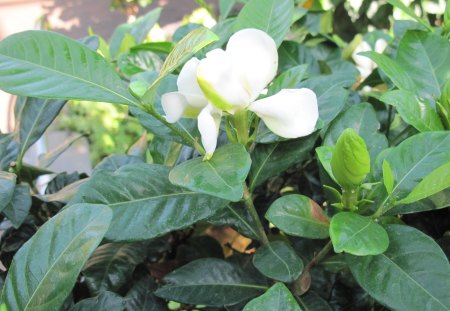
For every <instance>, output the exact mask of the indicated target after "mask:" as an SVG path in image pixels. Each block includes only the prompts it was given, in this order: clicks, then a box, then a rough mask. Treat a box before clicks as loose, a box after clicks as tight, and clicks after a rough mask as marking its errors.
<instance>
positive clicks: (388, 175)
mask: <svg viewBox="0 0 450 311" xmlns="http://www.w3.org/2000/svg"><path fill="white" fill-rule="evenodd" d="M383 183H384V187H385V188H386V191H387V193H388V194H392V189H394V183H395V179H394V174H393V173H392V169H391V166H390V165H389V162H388V161H386V160H384V161H383Z"/></svg>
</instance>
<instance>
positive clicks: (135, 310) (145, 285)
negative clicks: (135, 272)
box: [125, 275, 168, 311]
mask: <svg viewBox="0 0 450 311" xmlns="http://www.w3.org/2000/svg"><path fill="white" fill-rule="evenodd" d="M157 288H158V286H157V284H156V282H155V281H154V280H153V279H152V278H151V277H150V276H148V275H147V276H144V277H143V278H142V279H140V280H139V281H137V282H136V283H134V285H133V287H131V289H130V290H129V291H128V293H127V295H126V296H125V301H126V303H127V310H128V311H144V310H145V311H167V310H168V309H167V306H166V303H165V301H164V300H162V299H160V298H158V297H156V296H155V295H154V294H153V292H154V291H155V290H156V289H157Z"/></svg>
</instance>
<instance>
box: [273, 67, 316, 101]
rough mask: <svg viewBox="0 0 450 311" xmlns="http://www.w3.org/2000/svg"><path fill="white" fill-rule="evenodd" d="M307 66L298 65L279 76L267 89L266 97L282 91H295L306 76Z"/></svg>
mask: <svg viewBox="0 0 450 311" xmlns="http://www.w3.org/2000/svg"><path fill="white" fill-rule="evenodd" d="M307 69H308V65H306V64H303V65H298V66H295V67H292V68H290V69H288V70H286V71H285V72H283V73H282V74H280V75H279V76H278V77H277V78H276V79H275V80H273V82H272V84H271V85H270V87H269V91H268V93H267V95H268V96H270V95H274V94H276V93H278V92H279V91H281V90H282V89H295V88H296V87H297V85H299V84H300V82H301V81H302V80H304V79H305V78H306V76H307V74H306V71H307Z"/></svg>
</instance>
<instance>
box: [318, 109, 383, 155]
mask: <svg viewBox="0 0 450 311" xmlns="http://www.w3.org/2000/svg"><path fill="white" fill-rule="evenodd" d="M347 128H352V129H354V130H355V131H356V132H357V133H358V135H359V136H361V137H362V138H363V139H364V141H365V143H366V145H367V149H368V150H369V153H370V158H371V159H372V161H373V160H375V158H376V156H377V155H378V154H379V153H380V152H381V151H382V150H384V149H386V148H387V147H388V141H387V139H386V136H384V135H383V134H381V133H380V132H379V129H380V122H379V121H378V118H377V115H376V112H375V110H374V109H373V107H372V105H371V104H369V103H361V104H357V105H353V106H351V107H350V109H348V110H346V111H345V112H344V113H342V114H340V115H339V116H337V117H336V118H335V119H334V120H333V122H332V123H331V125H330V127H329V128H328V130H327V132H326V134H325V136H324V139H323V145H327V146H334V145H336V142H337V140H338V138H339V136H340V135H341V134H342V132H343V131H344V130H345V129H347Z"/></svg>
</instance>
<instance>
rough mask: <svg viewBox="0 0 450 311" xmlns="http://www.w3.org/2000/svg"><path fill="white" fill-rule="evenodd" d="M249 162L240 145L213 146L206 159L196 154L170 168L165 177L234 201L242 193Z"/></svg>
mask: <svg viewBox="0 0 450 311" xmlns="http://www.w3.org/2000/svg"><path fill="white" fill-rule="evenodd" d="M250 165H251V159H250V155H249V154H248V153H247V151H246V150H245V147H244V146H243V145H238V144H228V145H225V146H223V147H220V148H219V149H217V150H216V151H215V152H214V155H213V157H212V158H211V159H210V160H207V161H203V160H202V158H200V157H199V158H196V159H192V160H188V161H185V162H183V163H181V164H180V165H178V166H176V167H174V168H173V169H172V170H171V171H170V174H169V180H170V182H171V183H173V184H174V185H178V186H182V187H185V188H187V189H189V190H192V191H196V192H200V193H206V194H209V195H213V196H216V197H219V198H222V199H225V200H229V201H234V202H237V201H239V200H240V199H242V195H243V194H244V185H243V183H244V182H245V179H246V178H247V175H248V172H249V170H250Z"/></svg>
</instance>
